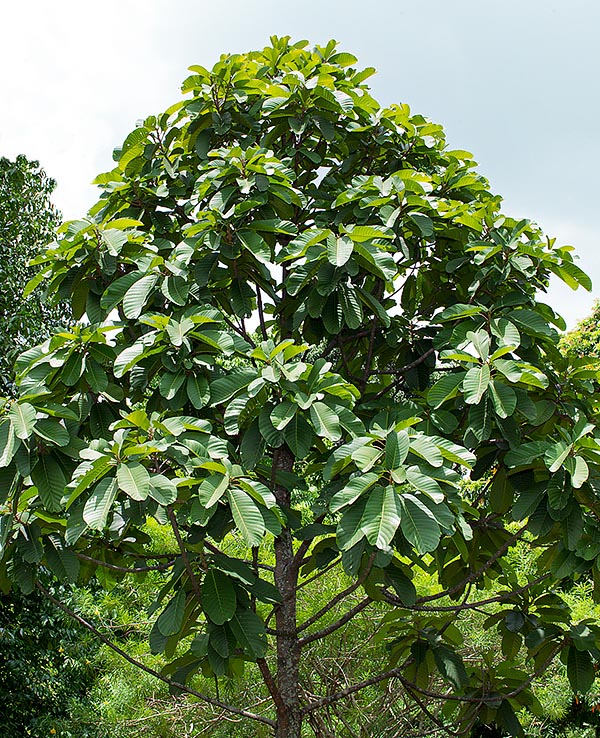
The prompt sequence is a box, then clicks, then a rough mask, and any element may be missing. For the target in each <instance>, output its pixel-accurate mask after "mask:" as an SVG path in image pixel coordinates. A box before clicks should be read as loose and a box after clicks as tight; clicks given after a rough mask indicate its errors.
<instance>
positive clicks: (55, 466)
mask: <svg viewBox="0 0 600 738" xmlns="http://www.w3.org/2000/svg"><path fill="white" fill-rule="evenodd" d="M31 480H32V482H33V483H34V484H35V486H36V487H37V490H38V492H39V495H40V499H41V500H42V503H43V505H44V507H45V508H46V510H48V511H49V512H55V511H57V510H60V508H61V504H60V503H61V499H62V497H63V495H64V494H65V486H66V483H67V480H66V479H65V474H64V472H63V470H62V467H61V465H60V464H59V463H58V461H57V460H56V459H55V458H54V456H52V455H43V456H40V458H39V459H38V462H37V464H36V465H35V466H34V467H33V470H32V472H31Z"/></svg>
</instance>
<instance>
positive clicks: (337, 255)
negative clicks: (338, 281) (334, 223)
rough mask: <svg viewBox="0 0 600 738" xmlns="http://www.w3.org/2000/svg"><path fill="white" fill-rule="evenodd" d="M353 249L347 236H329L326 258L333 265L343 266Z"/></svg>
mask: <svg viewBox="0 0 600 738" xmlns="http://www.w3.org/2000/svg"><path fill="white" fill-rule="evenodd" d="M353 251H354V244H353V243H352V241H351V239H350V238H348V236H339V237H337V238H336V237H335V236H331V237H330V238H328V239H327V259H328V261H329V263H330V264H333V265H334V266H338V267H340V266H343V265H344V264H345V263H346V262H347V261H348V259H349V258H350V257H351V256H352V252H353Z"/></svg>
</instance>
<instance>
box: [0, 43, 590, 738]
mask: <svg viewBox="0 0 600 738" xmlns="http://www.w3.org/2000/svg"><path fill="white" fill-rule="evenodd" d="M355 63H356V59H355V58H354V57H353V56H352V55H350V54H347V53H345V52H339V51H338V50H337V48H336V45H335V43H334V42H331V43H329V44H328V45H327V46H325V47H317V48H316V49H315V50H312V51H311V50H309V49H308V48H307V45H306V44H305V43H304V42H302V43H299V44H296V45H291V44H290V42H289V39H277V38H274V39H272V46H271V47H268V48H266V49H264V50H263V51H261V52H252V53H250V54H246V55H232V56H226V57H223V58H222V59H221V60H220V61H219V62H218V63H217V64H216V65H215V67H214V68H213V70H212V71H210V72H209V71H207V70H205V69H204V68H202V67H193V68H192V72H193V74H192V76H191V77H189V78H188V79H187V80H186V82H185V83H184V88H183V89H184V92H185V93H186V95H187V97H186V98H185V99H184V100H183V101H182V102H180V103H178V104H176V105H174V106H173V107H172V108H170V109H169V110H168V111H167V112H166V113H165V114H163V115H161V116H157V117H150V118H148V119H147V120H146V121H145V122H144V124H143V125H142V126H140V127H139V128H137V129H136V130H135V131H133V132H132V133H131V134H130V135H129V136H128V137H127V139H126V140H125V142H124V144H123V146H122V147H121V148H120V149H118V150H116V151H115V160H116V164H117V166H116V167H115V168H114V169H113V170H112V171H110V172H107V173H106V174H103V175H100V177H98V179H97V183H98V184H99V185H100V186H101V187H102V189H103V193H102V195H101V197H100V200H99V202H98V203H97V205H96V206H95V207H94V208H92V210H91V212H90V214H89V217H88V218H86V219H83V220H80V221H75V222H71V223H68V224H65V225H64V226H63V227H62V228H61V234H60V239H59V240H58V241H57V243H56V244H54V245H53V246H52V247H51V248H50V249H49V251H48V252H47V254H46V255H45V256H44V257H43V258H41V259H40V260H39V263H40V264H43V268H42V270H41V271H40V273H39V276H37V277H36V278H35V279H34V280H33V282H32V283H31V287H33V286H35V284H36V283H37V282H38V281H42V280H44V279H46V280H48V282H49V285H50V292H51V293H52V294H55V295H57V296H58V297H59V298H60V299H66V300H69V302H70V305H71V307H72V310H73V314H74V316H75V318H77V319H79V320H80V323H79V324H78V325H76V326H74V327H73V328H72V329H71V330H69V331H64V332H62V333H58V334H56V335H55V336H54V337H52V338H51V339H50V340H48V341H46V342H45V343H44V344H43V345H41V346H39V347H36V348H35V349H31V350H30V351H27V352H25V353H24V354H23V355H22V356H21V357H20V359H19V362H18V365H17V367H18V372H19V378H18V382H19V390H20V398H19V400H18V401H13V402H8V403H6V405H5V408H4V415H3V417H2V420H1V421H0V466H1V467H2V469H3V471H4V480H5V481H4V484H3V487H2V488H3V489H4V491H5V497H6V499H7V503H8V505H9V507H7V509H6V512H5V514H4V516H3V518H2V525H1V527H0V531H1V533H2V538H1V542H2V544H3V549H4V562H5V565H4V570H3V579H4V581H5V584H6V585H7V586H8V583H9V582H10V581H14V582H16V583H17V584H18V585H19V587H20V588H21V590H22V591H24V592H30V591H33V590H34V589H35V588H36V586H37V587H38V588H40V589H41V590H42V591H44V587H43V585H41V584H40V583H39V580H38V571H39V568H40V567H47V568H49V569H50V570H51V571H52V572H53V573H54V574H55V575H56V576H57V577H59V578H62V579H67V580H72V581H80V582H83V581H86V580H88V579H89V578H90V577H91V576H92V575H93V574H94V573H95V575H96V577H97V578H98V579H99V580H100V581H101V582H103V583H104V584H105V585H106V586H109V587H110V586H113V585H114V583H115V581H116V580H117V579H119V578H122V577H123V576H125V574H126V572H127V571H128V570H134V571H135V572H137V573H136V576H138V575H139V574H140V572H143V571H144V570H145V569H148V570H149V566H148V564H147V562H149V561H152V560H154V561H156V562H157V563H156V564H151V565H150V566H151V568H152V571H162V572H164V577H165V580H164V585H163V586H162V587H161V588H160V589H159V590H158V591H157V592H156V599H155V603H154V605H153V607H152V612H153V613H154V615H155V620H154V625H153V627H152V630H151V632H150V646H151V648H152V651H153V652H154V653H162V654H164V657H165V658H166V660H167V662H168V664H167V666H165V667H164V668H163V669H162V671H161V673H160V674H158V675H157V676H159V678H162V679H164V680H166V681H167V682H169V683H170V685H171V688H172V689H174V690H175V691H177V692H181V691H186V690H187V691H188V692H190V693H191V694H193V695H194V696H195V697H196V698H197V699H200V700H203V701H205V702H208V703H209V704H212V705H213V707H219V708H221V709H223V710H226V711H228V712H229V713H231V714H232V715H234V716H237V717H244V718H247V719H249V720H255V721H257V722H258V723H261V725H260V727H259V729H260V730H266V728H265V727H264V726H267V727H268V728H270V729H272V731H273V732H274V734H275V735H276V736H277V738H282V737H283V736H286V738H297V737H298V736H300V734H301V731H302V726H303V724H304V726H305V727H310V728H311V729H312V731H313V732H314V733H315V734H316V735H318V736H319V735H323V736H324V735H327V732H326V729H325V728H324V727H323V725H322V722H319V721H322V720H323V715H324V714H327V712H328V710H330V709H333V707H334V706H336V705H338V706H339V705H343V704H344V701H345V700H347V699H348V698H350V697H352V696H353V695H356V694H359V693H360V692H363V691H364V690H369V689H371V688H373V687H375V686H376V685H377V684H379V683H382V682H386V681H389V680H392V681H393V683H394V684H395V685H396V686H397V688H399V689H401V691H402V694H403V699H405V700H407V701H408V702H409V703H411V704H412V705H413V706H414V707H415V709H419V710H421V709H422V710H423V711H424V712H425V717H426V720H428V721H429V723H430V725H433V726H437V727H441V726H446V727H448V728H450V726H452V729H454V730H458V731H459V732H463V733H465V732H468V731H469V730H471V728H472V727H473V726H474V725H475V724H479V725H481V726H485V725H492V724H494V723H495V724H498V725H499V726H500V727H501V729H502V730H505V731H508V732H510V733H511V734H516V735H518V734H520V732H521V728H520V726H519V723H518V720H517V717H516V713H517V712H518V711H519V710H521V709H522V708H526V709H527V710H531V711H533V712H536V711H538V710H539V704H538V702H537V700H536V698H535V696H534V694H533V692H532V687H531V684H532V681H533V679H534V678H536V677H538V676H540V675H541V674H543V673H544V672H545V671H547V670H548V669H549V668H551V666H552V664H553V662H554V661H555V660H556V659H557V658H560V659H561V660H562V661H563V662H564V663H565V665H566V671H567V675H568V678H569V681H570V684H571V686H572V688H573V689H574V690H575V691H576V692H577V693H581V694H583V693H586V692H587V691H588V690H589V689H590V687H591V685H592V683H593V680H594V676H595V663H596V660H597V658H598V656H599V655H600V652H599V651H598V650H597V638H598V635H599V633H600V630H599V629H598V627H597V625H596V624H595V623H593V622H588V621H586V620H582V621H579V622H577V621H576V620H574V618H573V617H572V614H571V612H570V608H569V605H568V602H567V600H566V599H565V597H564V595H563V594H562V593H561V589H560V587H561V586H562V585H564V584H565V583H566V584H569V583H571V582H572V581H573V580H574V579H576V578H577V577H578V576H580V575H582V574H584V573H591V575H592V576H594V577H597V576H598V568H597V564H596V557H597V555H598V554H599V553H600V545H599V544H598V543H597V541H598V540H599V538H598V533H599V531H598V512H599V507H598V492H599V489H600V475H599V471H600V467H599V466H598V462H599V460H600V436H598V433H597V429H596V426H595V424H594V417H595V411H594V407H593V404H592V393H593V379H594V378H596V376H597V372H596V371H595V370H594V369H593V368H590V367H589V366H588V363H589V362H586V361H585V360H583V359H579V358H577V357H572V356H567V357H564V356H562V355H561V354H560V352H559V351H558V349H557V341H558V333H557V331H556V328H561V329H562V328H564V322H563V321H562V319H561V318H560V317H559V316H557V315H556V314H555V312H554V311H553V310H552V309H551V308H550V307H549V306H547V305H545V304H543V303H540V302H538V301H537V300H536V292H537V291H538V290H542V291H543V290H545V289H546V287H547V285H548V280H549V277H550V275H551V274H556V275H558V276H559V277H560V278H562V279H563V280H564V281H565V282H566V283H567V284H569V285H571V286H572V287H573V288H576V287H577V286H578V285H583V286H584V287H585V288H587V289H589V288H590V283H589V279H588V277H587V276H586V275H585V274H584V273H583V272H582V271H581V270H580V269H579V267H578V266H577V265H576V264H575V262H574V260H573V256H572V255H571V249H570V247H557V246H556V245H555V243H554V241H553V240H551V239H547V238H545V237H544V236H543V234H542V233H541V232H540V231H539V229H538V228H537V227H536V226H535V225H534V224H532V223H530V222H528V221H518V222H517V221H515V220H513V219H511V218H509V217H507V216H505V215H502V214H501V213H500V198H498V197H497V196H494V195H493V194H492V193H490V191H489V189H488V184H487V182H486V181H485V179H484V178H483V177H481V176H480V175H478V174H477V173H476V172H475V171H474V162H473V160H472V157H471V155H470V154H468V153H467V152H464V151H450V150H448V149H447V147H446V144H445V139H444V134H443V131H442V128H441V127H440V126H438V125H435V124H432V123H431V122H429V121H428V120H426V119H425V118H423V117H422V116H419V115H414V114H411V112H410V110H409V108H408V106H406V105H397V106H392V107H391V108H387V109H382V108H381V107H380V106H379V105H378V103H377V102H376V101H375V100H374V99H373V98H372V97H371V96H370V94H369V92H368V88H367V87H366V85H365V83H364V81H365V79H367V77H368V76H369V75H370V74H371V73H372V71H373V70H369V69H367V70H363V71H357V70H356V68H355ZM28 289H29V288H28ZM254 328H256V333H253V330H254ZM466 475H470V478H471V479H472V480H480V479H483V480H485V482H484V484H483V485H482V487H481V490H480V491H479V493H478V494H476V495H474V494H472V491H469V489H468V488H465V485H464V484H463V481H464V478H465V476H466ZM148 518H154V519H155V520H156V521H157V522H158V523H160V524H162V525H164V526H169V527H170V528H171V539H170V545H169V548H168V549H167V551H166V552H163V554H164V555H163V556H162V557H161V556H160V555H159V553H157V552H156V550H155V549H152V548H151V547H150V544H151V538H150V537H149V536H148V534H147V531H146V530H145V524H146V521H147V519H148ZM232 540H233V541H235V542H236V545H237V553H236V555H232V554H231V553H226V552H225V550H223V549H225V548H226V550H227V551H230V549H229V546H230V545H231V541H232ZM518 544H519V545H525V546H527V547H531V548H532V549H535V550H537V551H538V552H540V555H539V556H538V557H537V558H536V559H535V568H534V570H533V571H532V572H531V573H530V574H528V575H527V577H526V578H525V579H523V578H522V577H521V578H520V577H519V576H518V575H517V573H516V571H515V567H514V564H513V561H512V558H511V551H512V550H514V549H515V547H516V546H517V545H518ZM334 569H339V570H343V572H344V575H345V576H346V577H348V578H349V580H348V581H349V582H351V583H350V584H348V585H347V586H345V585H343V584H340V588H339V590H338V591H337V593H336V594H335V595H334V596H332V597H330V599H329V600H328V601H324V600H322V599H321V600H319V599H318V598H316V597H315V592H319V591H320V581H321V579H320V578H321V577H322V576H324V575H325V572H330V571H332V570H334ZM419 570H423V571H425V572H426V573H427V574H428V579H427V586H425V585H424V584H423V581H422V580H421V579H420V578H419V576H416V572H418V571H419ZM340 582H341V580H340ZM431 582H433V584H431ZM359 594H360V598H359V599H358V600H357V599H355V598H356V597H357V596H358V595H359ZM57 604H59V606H60V605H61V603H60V602H58V603H57ZM367 612H368V613H369V616H370V618H372V622H373V623H374V625H375V628H376V638H377V643H378V644H379V646H380V647H381V648H382V649H383V651H384V653H385V662H384V663H382V662H381V661H380V660H378V659H375V660H373V659H371V653H370V650H369V647H368V646H367V647H365V650H364V651H363V652H362V654H363V657H364V658H363V659H361V666H360V673H356V674H354V675H353V676H354V678H355V680H356V681H354V682H353V683H352V684H348V685H347V686H345V687H343V688H338V685H337V683H336V682H333V681H332V678H331V676H329V675H327V674H325V675H324V676H323V678H322V679H321V678H320V679H319V680H314V681H313V682H309V681H308V680H307V670H306V668H305V660H306V654H307V653H309V652H310V649H311V644H320V643H322V642H324V641H325V642H326V641H327V639H335V638H337V637H338V636H339V635H340V632H343V629H344V628H345V626H347V625H348V624H349V623H352V622H353V620H354V619H355V618H359V617H363V615H361V613H367ZM470 612H477V613H481V612H483V613H485V614H486V617H485V618H484V619H483V623H482V627H483V628H484V629H485V630H486V631H488V634H487V635H488V637H489V638H490V639H493V640H495V641H496V642H498V641H499V642H501V644H502V647H501V653H500V654H499V653H498V650H497V648H494V649H489V650H487V651H486V652H485V653H483V655H482V656H481V657H477V658H472V659H471V658H469V659H465V658H464V657H466V656H467V655H468V650H467V649H466V646H467V644H466V643H465V642H464V640H463V637H462V635H461V632H460V629H459V628H458V627H457V623H458V622H459V621H460V619H461V618H464V617H466V616H467V614H468V613H470ZM89 627H91V628H93V626H92V625H91V624H89ZM374 637H375V636H374ZM104 638H105V641H110V639H107V638H106V637H104ZM132 661H134V662H135V661H136V659H134V658H132ZM248 662H250V663H256V664H257V667H254V666H250V667H249V668H250V669H255V668H257V670H258V671H260V674H261V676H262V678H263V681H264V685H265V687H264V688H265V690H267V691H268V694H269V697H270V701H271V703H270V704H269V705H261V706H259V707H255V708H254V709H253V710H249V709H247V706H244V705H241V703H240V698H241V697H243V694H241V695H236V694H232V695H228V696H227V697H228V699H230V701H229V702H226V701H225V700H224V698H223V697H222V693H221V691H219V690H218V689H217V688H218V687H219V682H221V683H222V682H223V681H226V680H228V679H234V678H235V677H236V676H239V675H240V674H241V673H242V671H243V669H244V667H245V664H247V663H248ZM140 666H141V667H142V668H145V669H146V671H147V673H148V672H151V673H154V671H155V670H153V669H152V668H149V667H148V666H147V665H145V664H141V663H140ZM186 684H187V686H186ZM425 699H427V704H425V703H424V700H425ZM428 705H430V706H429V707H428ZM340 720H341V718H340ZM482 729H483V728H482ZM342 731H343V728H340V730H339V731H338V732H342Z"/></svg>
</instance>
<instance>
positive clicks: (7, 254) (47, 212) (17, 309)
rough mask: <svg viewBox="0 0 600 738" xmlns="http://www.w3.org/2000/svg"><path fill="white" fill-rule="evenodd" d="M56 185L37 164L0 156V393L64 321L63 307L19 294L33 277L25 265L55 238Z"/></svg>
mask: <svg viewBox="0 0 600 738" xmlns="http://www.w3.org/2000/svg"><path fill="white" fill-rule="evenodd" d="M54 187H55V182H54V180H52V179H50V178H49V177H48V176H47V174H46V173H45V172H44V170H43V169H42V168H41V167H40V166H39V164H38V162H36V161H30V160H29V159H27V158H26V157H24V156H18V157H17V158H16V159H15V160H14V161H10V160H9V159H7V158H5V157H0V282H1V284H2V291H1V292H0V315H2V322H1V323H0V347H1V349H2V350H1V351H0V394H7V393H12V391H13V380H14V373H13V366H14V362H15V359H16V357H17V356H18V355H19V354H20V353H21V352H22V351H24V350H25V349H27V348H30V347H31V346H33V345H35V344H36V343H39V342H40V341H42V340H43V339H44V338H46V336H48V335H49V334H50V333H51V332H52V330H53V329H56V327H57V326H60V325H61V322H62V321H64V307H62V308H60V309H57V308H55V307H52V306H49V305H48V303H46V302H45V301H44V300H42V299H41V296H39V295H30V296H28V297H24V296H23V288H24V286H25V285H26V284H27V282H28V280H29V279H30V278H31V276H32V275H33V273H34V272H33V271H32V270H31V268H30V267H29V266H28V263H29V261H30V260H31V259H33V258H34V257H35V256H38V254H39V253H40V251H42V249H43V248H44V247H45V246H46V245H47V244H48V242H49V241H50V240H51V239H52V238H53V237H54V229H55V228H56V227H57V226H58V224H59V222H60V218H59V214H58V212H57V210H56V208H55V207H54V206H53V204H52V202H51V200H50V196H51V194H52V192H53V191H54Z"/></svg>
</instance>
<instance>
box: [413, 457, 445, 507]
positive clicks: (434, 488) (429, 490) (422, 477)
mask: <svg viewBox="0 0 600 738" xmlns="http://www.w3.org/2000/svg"><path fill="white" fill-rule="evenodd" d="M406 479H407V481H408V482H410V484H412V486H413V487H414V488H415V489H418V490H419V492H424V493H425V494H426V495H427V496H428V497H430V498H431V499H432V500H433V501H434V502H436V503H437V502H442V500H443V499H444V493H443V492H442V489H441V487H440V485H439V484H438V483H437V482H436V481H435V479H432V478H431V477H428V476H427V475H426V474H423V472H422V471H421V470H420V469H419V467H418V466H409V467H408V469H407V470H406Z"/></svg>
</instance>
